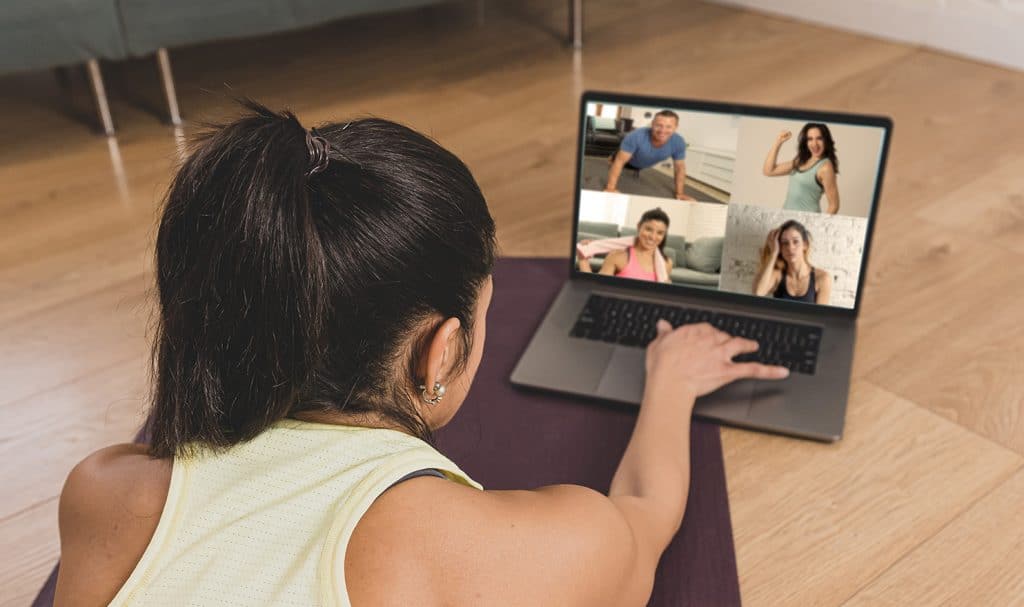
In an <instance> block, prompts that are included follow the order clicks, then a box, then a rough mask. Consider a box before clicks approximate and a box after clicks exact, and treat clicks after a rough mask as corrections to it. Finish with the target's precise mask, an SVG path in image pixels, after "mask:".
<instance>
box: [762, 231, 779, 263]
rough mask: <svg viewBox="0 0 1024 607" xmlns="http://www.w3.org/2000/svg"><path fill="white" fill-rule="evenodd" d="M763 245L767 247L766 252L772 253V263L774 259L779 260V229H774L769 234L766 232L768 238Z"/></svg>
mask: <svg viewBox="0 0 1024 607" xmlns="http://www.w3.org/2000/svg"><path fill="white" fill-rule="evenodd" d="M764 244H765V246H767V247H768V250H769V251H771V253H772V261H775V260H776V259H778V258H779V249H780V247H781V245H780V244H779V229H778V228H775V229H774V230H772V231H771V232H768V238H767V240H765V241H764Z"/></svg>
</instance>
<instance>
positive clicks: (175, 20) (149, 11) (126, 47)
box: [0, 0, 583, 135]
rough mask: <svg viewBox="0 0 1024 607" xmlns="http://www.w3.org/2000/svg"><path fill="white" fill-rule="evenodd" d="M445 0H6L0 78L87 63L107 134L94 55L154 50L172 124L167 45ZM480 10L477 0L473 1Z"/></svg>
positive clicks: (573, 16) (576, 30)
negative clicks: (28, 71) (19, 72)
mask: <svg viewBox="0 0 1024 607" xmlns="http://www.w3.org/2000/svg"><path fill="white" fill-rule="evenodd" d="M444 1H446V0H212V1H211V0H173V1H169V0H9V1H8V2H5V3H4V7H3V9H2V10H0V75H2V74H6V73H10V72H18V71H24V70H36V69H45V68H52V67H59V66H65V65H72V64H79V63H85V64H86V66H87V68H88V72H89V78H90V84H91V86H92V91H93V96H94V99H95V101H96V105H97V110H98V112H99V114H100V119H101V122H102V124H103V129H104V131H105V132H106V133H107V134H108V135H112V134H113V133H114V123H113V120H112V118H111V115H110V109H109V106H108V104H107V99H106V90H105V87H104V85H103V77H102V74H101V73H100V65H99V60H100V59H111V60H116V59H123V58H126V57H141V56H145V55H149V54H150V53H154V52H155V55H156V59H157V65H158V67H159V69H160V75H161V80H162V82H163V86H164V93H165V95H166V97H167V109H168V117H169V119H170V122H172V123H174V124H178V123H180V122H181V117H180V115H179V112H178V102H177V96H176V94H175V91H174V79H173V76H172V75H171V64H170V58H169V55H168V51H167V49H168V48H173V47H179V46H185V45H189V44H198V43H201V42H209V41H213V40H220V39H226V38H241V37H247V36H256V35H261V34H268V33H271V32H280V31H285V30H292V29H299V28H304V27H311V26H314V25H318V24H321V23H326V22H328V21H333V20H336V19H342V18H345V17H352V16H356V15H362V14H367V13H382V12H388V11H396V10H401V9H407V8H412V7H418V6H424V5H428V4H436V3H440V2H444ZM477 2H478V5H479V6H480V7H481V8H482V5H483V0H477ZM582 10H583V3H582V2H581V0H569V15H570V23H569V32H570V37H571V39H572V43H573V45H574V46H577V47H579V46H581V45H582V36H583V33H582V32H583V29H582V27H583V26H582V19H583V16H582Z"/></svg>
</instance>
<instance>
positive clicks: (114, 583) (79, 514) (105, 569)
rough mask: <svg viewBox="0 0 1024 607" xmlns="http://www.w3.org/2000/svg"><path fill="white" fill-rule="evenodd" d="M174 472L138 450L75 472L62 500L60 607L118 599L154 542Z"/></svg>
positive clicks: (126, 448)
mask: <svg viewBox="0 0 1024 607" xmlns="http://www.w3.org/2000/svg"><path fill="white" fill-rule="evenodd" d="M171 467H172V463H171V462H170V461H169V460H155V459H152V458H151V457H149V453H148V450H147V447H146V446H144V445H137V444H130V445H129V444H125V445H114V446H112V447H106V448H104V449H101V450H99V451H97V452H95V453H93V454H92V455H90V456H89V457H87V458H85V459H84V460H82V461H81V462H80V463H79V464H78V465H77V466H75V468H74V469H73V470H72V471H71V473H70V474H69V475H68V479H67V481H66V482H65V483H64V489H63V491H61V495H60V506H59V512H58V523H59V526H60V552H61V554H60V570H59V573H58V574H57V586H56V590H55V592H54V601H53V604H54V605H55V606H57V607H60V606H61V605H106V604H107V603H109V602H110V601H111V599H113V598H114V595H115V594H117V591H118V590H119V589H120V588H121V586H123V585H124V583H125V582H126V581H127V580H128V576H129V575H131V573H132V571H133V570H134V569H135V566H136V564H137V563H138V562H139V559H141V558H142V553H143V552H145V550H146V546H148V545H149V541H150V539H151V538H152V537H153V532H154V531H155V530H156V526H157V523H158V522H159V520H160V514H161V512H162V511H163V507H164V502H165V501H166V500H167V492H168V488H169V487H170V483H171Z"/></svg>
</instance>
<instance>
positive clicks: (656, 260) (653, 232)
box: [577, 208, 672, 282]
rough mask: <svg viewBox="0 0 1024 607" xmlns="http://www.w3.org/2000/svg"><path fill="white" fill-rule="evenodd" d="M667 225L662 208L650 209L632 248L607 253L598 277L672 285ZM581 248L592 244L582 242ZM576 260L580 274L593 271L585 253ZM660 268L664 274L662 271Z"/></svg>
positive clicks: (637, 232) (580, 253)
mask: <svg viewBox="0 0 1024 607" xmlns="http://www.w3.org/2000/svg"><path fill="white" fill-rule="evenodd" d="M668 223H669V221H668V215H667V214H666V213H665V211H662V210H661V209H660V208H658V209H651V210H650V211H647V212H646V213H644V214H643V215H641V216H640V221H639V223H637V226H636V238H634V239H633V244H632V246H627V247H626V248H624V249H621V250H617V251H612V252H611V253H608V257H606V258H605V260H604V264H603V265H602V266H601V270H600V272H598V273H599V274H604V275H606V276H613V275H614V276H619V277H621V278H632V279H635V280H650V281H652V282H671V278H669V273H670V272H671V271H672V260H671V259H669V258H668V257H666V256H665V237H666V236H667V235H668ZM599 242H604V241H599ZM580 244H581V245H587V244H590V242H589V241H582V242H581V243H580ZM577 258H578V259H579V268H580V271H581V272H593V271H594V270H593V268H591V267H590V258H589V257H588V256H585V255H584V254H583V252H578V253H577ZM659 266H661V267H662V268H664V270H663V271H659ZM659 275H660V279H659Z"/></svg>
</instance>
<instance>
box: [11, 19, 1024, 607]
mask: <svg viewBox="0 0 1024 607" xmlns="http://www.w3.org/2000/svg"><path fill="white" fill-rule="evenodd" d="M565 8H566V7H565V6H564V3H547V2H540V1H539V0H531V1H527V2H512V1H511V0H508V1H505V2H493V3H488V4H487V11H486V18H485V19H484V21H483V23H477V22H476V18H475V11H474V7H473V6H472V3H454V4H445V5H441V6H438V7H432V8H426V9H417V10H413V11H407V12H401V13H396V14H391V15H384V16H370V17H363V18H358V19H350V20H345V21H341V22H338V23H335V24H331V25H328V26H325V27H321V28H317V29H314V30H309V31H304V32H293V33H288V34H282V35H275V36H268V37H262V38H254V39H248V40H241V41H230V42H222V43H217V44H208V45H202V46H197V47H193V48H186V49H177V50H172V53H171V58H172V61H173V62H174V70H175V74H176V77H177V85H178V91H179V94H180V102H181V106H182V110H183V113H184V114H185V117H186V119H187V120H188V121H189V122H188V125H187V126H186V128H185V134H188V133H190V132H192V131H193V130H194V129H195V128H196V127H195V125H196V124H198V123H199V122H201V121H204V120H219V119H223V118H225V117H227V116H230V115H231V113H233V112H234V111H235V110H234V109H233V108H232V105H231V101H230V100H229V99H228V95H229V94H237V95H249V96H252V97H254V98H257V99H259V100H261V101H264V102H265V103H267V104H269V105H270V106H272V107H283V106H288V107H290V108H292V109H293V110H295V111H296V113H297V114H298V115H299V117H300V119H302V120H303V121H304V123H305V124H307V125H315V124H316V123H317V122H320V121H326V120H338V119H343V118H345V117H349V116H359V115H366V114H374V115H379V116H384V117H388V118H391V119H395V120H399V121H401V122H405V123H407V124H409V125H410V126H413V127H414V128H417V129H420V130H422V131H425V132H427V133H429V134H431V135H432V136H433V137H435V138H437V139H438V140H439V141H440V142H441V143H442V144H444V145H445V146H447V147H449V148H450V149H452V150H453V151H454V152H455V153H456V154H458V155H459V156H460V157H462V158H463V159H464V160H465V161H466V163H467V164H468V165H469V167H470V168H471V170H472V171H473V172H474V174H475V175H476V177H477V179H478V181H479V182H480V184H481V187H482V189H483V191H484V193H485V195H486V196H487V197H488V200H489V202H490V204H491V208H492V211H493V213H494V216H495V218H496V221H497V223H498V230H499V241H500V245H501V248H502V250H503V253H504V254H506V255H513V256H524V255H546V256H557V255H562V254H563V253H564V242H565V240H566V238H567V237H568V231H569V226H570V213H571V205H570V204H569V201H570V200H571V190H572V180H573V170H572V166H573V161H574V154H575V151H574V148H573V141H574V140H575V137H576V131H575V128H576V127H575V115H576V111H577V103H578V97H579V94H580V92H581V91H582V90H584V89H604V90H618V91H635V92H645V93H650V94H656V95H667V96H680V97H694V98H709V99H722V100H727V101H741V102H748V103H765V104H779V105H794V106H801V107H813V108H821V109H828V110H845V111H857V112H867V113H882V114H888V115H890V116H892V117H893V119H894V120H895V124H896V128H895V131H894V141H893V148H892V154H891V158H890V163H889V170H888V174H887V176H886V183H885V186H884V190H883V196H882V201H881V207H880V215H879V224H878V228H877V231H876V238H875V245H874V253H873V256H872V259H871V264H870V267H869V271H868V274H867V278H866V280H867V283H866V287H865V300H864V308H863V316H862V321H861V324H860V328H859V332H858V346H857V356H856V360H855V367H854V382H853V392H852V395H851V400H850V407H849V412H848V417H847V431H846V435H845V437H844V439H843V440H842V441H840V442H839V443H837V444H834V445H821V444H817V443H810V442H805V441H796V440H792V439H786V438H780V437H774V436H768V435H763V434H758V433H752V432H745V431H740V430H732V429H727V430H725V431H724V432H723V444H724V449H725V457H726V468H727V476H728V483H729V494H730V506H731V509H732V519H733V526H734V531H735V538H736V550H737V556H738V562H739V573H740V584H741V591H742V594H743V599H744V603H745V604H747V605H753V606H759V605H906V604H914V605H938V604H978V605H981V604H984V605H1010V604H1024V582H1022V579H1024V578H1022V577H1021V575H1020V574H1019V572H1020V571H1021V570H1022V569H1024V552H1022V550H1021V546H1022V545H1024V521H1022V517H1021V516H1020V512H1021V507H1020V504H1021V502H1022V499H1024V379H1022V378H1024V328H1022V327H1024V322H1022V321H1024V312H1022V310H1024V306H1021V305H1020V301H1021V300H1022V298H1024V287H1022V281H1021V278H1022V277H1024V270H1021V268H1024V238H1022V236H1024V177H1022V175H1024V160H1022V159H1024V122H1022V121H1020V120H1019V119H1018V117H1017V114H1018V110H1019V108H1020V107H1024V74H1022V73H1019V72H1013V71H1010V70H1006V69H1002V68H997V67H993V66H989V65H984V64H981V63H976V62H972V61H969V60H965V59H960V58H957V57H953V56H949V55H945V54H941V53H937V52H934V51H929V50H923V49H920V48H915V47H911V46H907V45H903V44H896V43H891V42H885V41H880V40H874V39H869V38H865V37H862V36H858V35H853V34H849V33H844V32H839V31H835V30H831V29H828V28H823V27H819V26H814V25H808V24H802V23H797V22H792V21H788V20H784V19H779V18H775V17H767V16H762V15H759V14H755V13H751V12H746V11H741V10H734V9H731V8H727V7H723V6H719V5H708V4H701V3H697V2H690V1H683V2H675V1H671V0H655V1H652V2H626V3H623V2H613V1H611V0H589V1H588V2H587V3H586V15H585V17H586V39H585V43H586V47H585V49H584V50H583V51H582V53H574V52H573V51H571V50H569V49H567V48H566V47H565V46H564V44H563V43H562V41H561V40H560V39H559V36H561V35H562V34H561V32H564V23H565V20H566V13H565ZM103 67H104V71H105V74H106V77H107V80H108V82H107V85H108V89H109V90H110V94H111V98H112V107H113V111H114V113H115V118H116V121H117V123H118V127H119V134H118V137H117V139H116V140H110V141H108V140H106V139H104V138H102V137H99V136H97V135H94V134H93V133H91V132H90V131H89V130H88V127H86V126H84V125H83V124H82V123H81V122H80V121H79V120H76V119H75V118H74V117H73V116H74V113H70V112H68V111H67V107H66V106H67V103H68V99H67V98H65V97H63V96H61V94H60V89H59V88H58V86H57V85H56V83H55V81H54V79H53V78H52V76H51V75H50V74H48V73H45V72H36V73H29V74H16V75H8V76H4V77H0V109H2V112H0V116H2V118H0V140H2V141H4V143H5V145H4V146H2V147H0V385H3V386H4V391H3V394H2V395H0V416H2V418H0V419H2V420H3V424H2V425H0V486H3V487H4V491H3V494H2V496H0V546H3V553H2V554H0V562H2V566H0V588H2V589H3V591H2V592H0V605H3V606H6V605H24V604H27V603H28V601H30V600H31V598H32V596H34V593H35V591H36V590H37V588H38V587H39V585H40V584H41V583H42V582H43V580H44V579H45V577H46V575H47V573H48V571H49V568H50V567H51V566H52V564H53V562H55V560H56V559H57V557H58V542H57V531H56V506H57V502H56V497H57V495H58V494H59V491H60V488H61V484H62V482H63V479H64V477H65V475H66V474H67V472H68V471H69V470H70V468H71V467H72V466H73V465H74V464H75V463H76V462H77V461H78V460H79V459H81V458H82V457H84V456H85V455H86V454H88V453H89V452H91V451H92V450H94V449H96V448H99V447H101V446H103V445H107V444H110V443H114V442H120V441H123V440H125V439H127V438H129V437H131V436H132V434H133V433H134V432H135V430H136V428H137V427H138V425H139V423H140V422H141V419H142V415H143V410H144V406H145V398H146V389H147V386H146V377H145V373H146V369H147V364H148V360H147V354H148V352H147V348H148V340H147V337H148V330H149V328H148V327H149V316H150V313H151V304H152V293H151V289H152V250H151V249H152V237H153V234H154V231H155V222H156V217H157V212H158V208H159V202H160V198H161V196H162V193H163V190H164V188H165V187H166V184H167V182H168V180H169V178H170V175H171V174H172V171H173V169H174V166H175V164H176V163H177V162H178V159H179V158H180V157H181V154H182V151H183V145H182V134H181V133H180V132H179V133H176V132H175V131H174V129H172V128H171V127H167V126H164V125H162V124H160V123H159V122H158V121H157V119H156V118H155V117H154V112H153V109H152V108H159V107H160V103H161V102H160V92H159V84H158V80H157V76H156V71H155V66H154V63H153V61H152V60H148V59H138V60H132V61H127V62H122V63H118V64H104V66H103ZM76 86H77V88H78V93H76V95H74V96H73V97H72V98H71V99H70V102H71V103H72V104H74V106H75V107H76V108H77V109H76V110H74V112H77V113H78V114H82V113H84V112H86V111H87V106H86V105H85V104H86V99H85V97H84V94H82V93H81V91H83V90H84V88H83V87H84V82H78V83H77V84H76Z"/></svg>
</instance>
